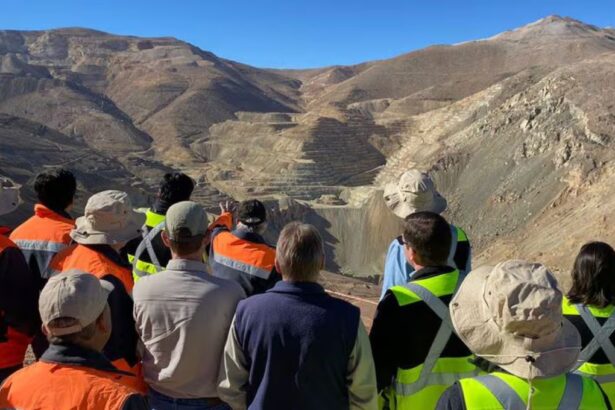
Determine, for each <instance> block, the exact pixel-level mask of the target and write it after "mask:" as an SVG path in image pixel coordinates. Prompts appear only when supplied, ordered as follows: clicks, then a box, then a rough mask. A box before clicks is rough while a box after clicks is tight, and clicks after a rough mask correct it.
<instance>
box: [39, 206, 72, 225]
mask: <svg viewBox="0 0 615 410" xmlns="http://www.w3.org/2000/svg"><path fill="white" fill-rule="evenodd" d="M34 214H36V216H38V217H40V218H50V219H55V220H58V221H62V222H66V223H70V224H74V223H75V221H74V220H73V219H72V218H71V216H70V215H69V214H68V212H66V211H64V210H54V209H51V208H48V207H46V206H45V205H43V204H36V205H34Z"/></svg>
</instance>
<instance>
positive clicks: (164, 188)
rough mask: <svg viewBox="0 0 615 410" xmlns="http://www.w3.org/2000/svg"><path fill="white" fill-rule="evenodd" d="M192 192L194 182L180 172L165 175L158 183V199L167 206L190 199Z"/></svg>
mask: <svg viewBox="0 0 615 410" xmlns="http://www.w3.org/2000/svg"><path fill="white" fill-rule="evenodd" d="M192 191H194V181H193V180H192V178H190V177H189V176H188V175H186V174H184V173H182V172H173V173H168V174H165V175H164V177H163V178H162V182H160V190H159V191H158V197H159V198H160V199H161V200H163V201H165V202H166V203H167V204H169V205H173V204H176V203H178V202H181V201H187V200H189V199H190V196H191V195H192Z"/></svg>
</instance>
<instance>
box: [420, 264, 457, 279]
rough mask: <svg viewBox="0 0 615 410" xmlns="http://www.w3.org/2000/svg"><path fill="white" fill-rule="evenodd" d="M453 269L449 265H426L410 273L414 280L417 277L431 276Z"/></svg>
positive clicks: (449, 271)
mask: <svg viewBox="0 0 615 410" xmlns="http://www.w3.org/2000/svg"><path fill="white" fill-rule="evenodd" d="M454 271H455V268H451V267H450V266H426V267H424V268H423V269H419V270H417V271H416V272H415V273H414V275H412V280H413V281H415V280H419V279H427V278H432V277H434V276H438V275H443V274H445V273H451V272H454Z"/></svg>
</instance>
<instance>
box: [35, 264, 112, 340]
mask: <svg viewBox="0 0 615 410" xmlns="http://www.w3.org/2000/svg"><path fill="white" fill-rule="evenodd" d="M112 291H113V285H112V284H111V283H109V282H107V281H104V280H100V279H98V278H97V277H96V276H94V275H92V274H89V273H82V272H81V273H72V272H70V271H69V272H67V273H62V274H60V275H57V276H53V277H51V278H50V279H49V281H48V282H47V284H46V285H45V287H44V288H43V290H42V292H41V295H40V297H39V300H38V309H39V312H40V314H41V319H42V321H43V326H44V327H45V329H46V330H47V333H48V334H49V335H51V336H64V335H70V334H73V333H77V332H79V331H81V330H82V329H83V328H84V327H86V326H88V325H90V324H92V323H94V322H95V321H96V319H98V317H99V316H100V314H101V313H102V312H103V311H104V310H105V307H106V306H107V299H108V297H109V294H110V293H111V292H112ZM59 318H63V319H73V320H74V321H73V322H72V323H70V322H71V321H69V324H68V325H67V326H64V327H51V326H50V325H49V324H50V322H52V321H53V320H55V319H59Z"/></svg>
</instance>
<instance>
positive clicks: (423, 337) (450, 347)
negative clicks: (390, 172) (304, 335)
mask: <svg viewBox="0 0 615 410" xmlns="http://www.w3.org/2000/svg"><path fill="white" fill-rule="evenodd" d="M403 242H404V245H403V246H404V254H405V255H406V259H407V261H408V263H410V264H411V265H412V266H413V267H414V269H415V270H416V272H415V274H414V275H413V276H412V279H411V280H410V282H409V283H407V284H405V285H403V286H394V287H392V288H391V289H389V290H388V291H387V293H386V294H385V296H384V299H382V301H381V302H380V303H379V304H378V309H377V312H376V316H375V318H374V323H373V325H372V330H371V334H370V339H371V343H372V351H373V353H374V362H375V365H376V376H377V380H378V391H379V392H381V400H382V403H381V406H382V408H397V409H433V408H434V407H435V406H436V403H437V402H438V399H439V398H440V395H441V394H442V393H443V392H444V391H445V390H446V389H447V388H448V387H449V386H450V385H451V384H453V383H454V382H455V381H456V380H459V379H461V378H462V377H467V376H468V375H474V374H477V372H478V370H477V368H476V366H475V365H474V364H473V363H471V362H470V359H471V352H470V351H469V350H468V348H467V347H466V346H465V345H464V344H463V343H462V342H461V340H459V338H458V337H457V336H456V335H455V334H454V333H453V327H452V324H451V323H450V317H449V314H448V304H449V302H450V300H451V298H452V296H453V294H454V293H455V290H456V289H457V287H458V286H459V285H460V283H461V281H462V280H463V275H462V274H461V273H460V272H459V270H457V269H455V268H453V267H450V266H448V265H447V260H448V255H449V250H450V244H451V229H450V226H449V224H448V223H447V222H446V220H445V219H444V218H442V217H441V216H440V215H438V214H435V213H433V212H417V213H414V214H412V215H410V216H408V217H407V218H406V221H405V226H404V234H403Z"/></svg>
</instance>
